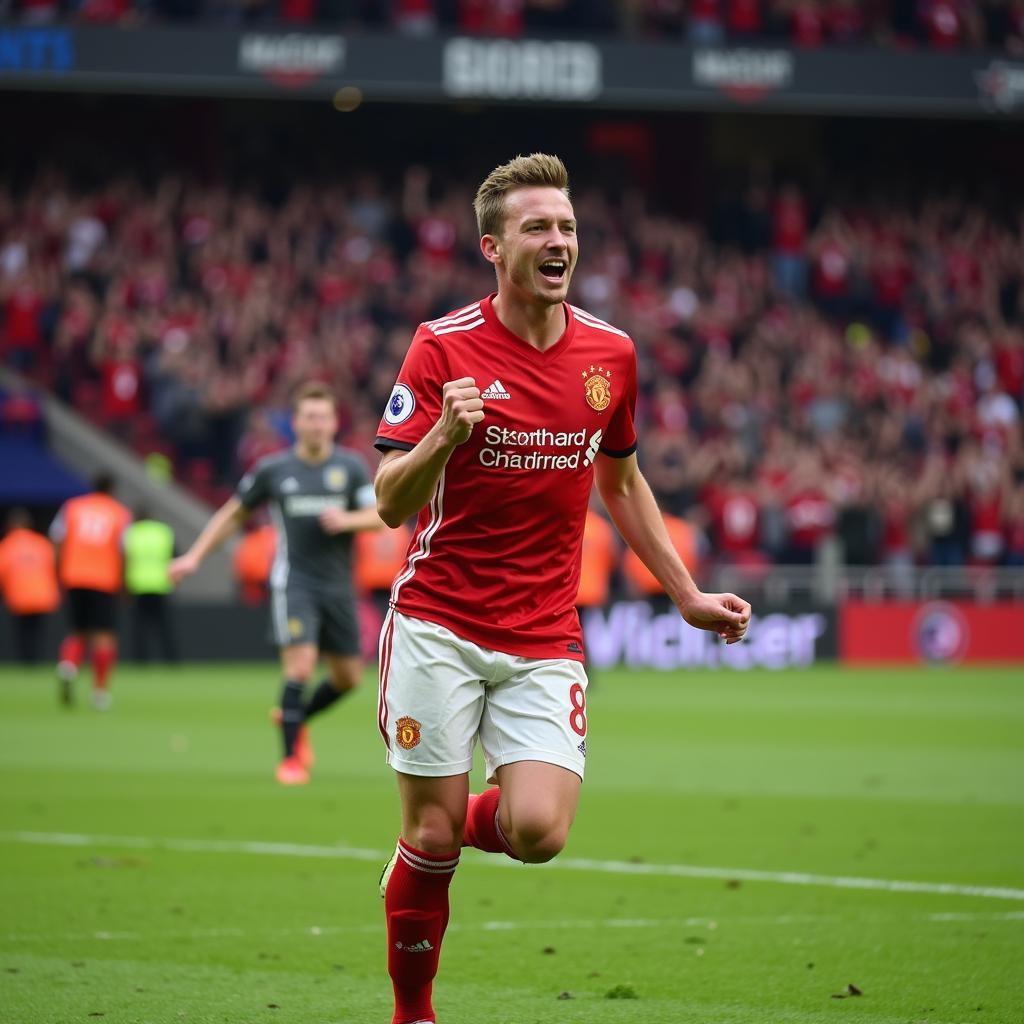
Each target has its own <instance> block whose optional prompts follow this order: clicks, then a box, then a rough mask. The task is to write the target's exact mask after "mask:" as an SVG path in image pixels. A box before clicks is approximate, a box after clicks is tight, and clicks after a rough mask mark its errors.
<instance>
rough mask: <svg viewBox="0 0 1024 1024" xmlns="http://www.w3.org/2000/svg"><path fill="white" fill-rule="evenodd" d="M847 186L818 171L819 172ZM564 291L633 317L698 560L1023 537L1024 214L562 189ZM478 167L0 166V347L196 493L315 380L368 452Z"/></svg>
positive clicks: (456, 252) (482, 282)
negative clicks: (324, 177) (390, 180)
mask: <svg viewBox="0 0 1024 1024" xmlns="http://www.w3.org/2000/svg"><path fill="white" fill-rule="evenodd" d="M833 194H834V193H833ZM574 200H575V205H576V210H577V215H578V217H579V221H580V224H581V261H580V264H579V267H578V270H577V272H576V276H575V279H574V285H573V295H574V301H575V302H576V303H577V304H578V305H580V306H582V307H585V308H586V309H588V310H589V311H590V312H592V313H594V314H596V315H597V316H599V317H601V318H604V319H606V320H609V321H610V322H612V323H615V324H617V325H619V326H621V327H623V328H624V329H626V330H628V331H629V332H630V333H631V335H632V337H633V338H634V340H635V341H636V344H637V348H638V353H639V359H640V372H641V382H642V393H641V397H640V407H639V410H638V418H639V423H640V425H641V430H642V438H641V454H642V459H643V462H644V466H645V471H646V473H647V475H648V478H649V479H650V481H651V483H652V486H653V487H654V489H655V490H656V492H657V495H658V498H659V500H660V502H661V503H662V505H663V507H664V508H665V509H666V511H668V512H670V513H673V514H676V515H685V516H687V517H689V518H691V519H692V520H694V521H695V522H696V523H697V525H699V526H700V527H701V528H702V529H704V530H705V531H706V532H707V534H708V536H709V539H710V541H711V545H710V548H711V550H712V551H713V552H714V557H715V558H716V559H718V560H720V561H730V562H735V563H740V564H745V565H759V564H767V563H768V562H769V561H784V562H789V563H806V562H809V561H811V560H812V559H813V558H814V557H815V552H816V550H817V549H818V547H819V545H820V543H821V542H822V540H823V539H824V538H828V537H832V536H837V537H838V538H839V539H840V540H841V541H842V544H843V549H844V552H845V558H846V560H847V561H848V562H851V563H860V564H879V563H880V564H889V565H892V566H896V567H900V566H909V565H912V564H914V563H918V564H941V565H955V564H961V563H975V564H989V565H994V564H1018V565H1019V564H1024V441H1022V437H1024V431H1022V425H1021V414H1022V409H1024V219H1022V218H1021V217H1020V215H1019V214H1018V216H1017V219H1012V218H1006V217H996V216H995V215H994V214H993V213H992V212H991V211H990V210H989V209H988V208H987V207H986V206H984V205H981V204H975V203H973V202H970V201H967V200H965V199H963V198H960V197H953V196H936V197H933V198H922V199H921V200H920V201H918V202H917V203H915V204H911V203H909V202H903V203H896V202H894V201H889V200H884V199H882V198H881V197H880V196H878V195H875V196H873V197H872V196H869V197H867V198H865V199H863V200H859V201H855V200H853V199H848V200H844V201H842V202H836V201H829V202H825V203H823V204H819V203H817V202H816V201H814V199H813V197H812V196H811V195H809V194H808V192H807V191H806V190H802V189H801V188H800V187H798V186H796V185H794V184H786V183H781V184H774V183H770V182H768V181H761V180H759V179H757V178H756V177H754V178H752V180H751V183H750V185H749V187H748V188H747V190H746V191H745V192H742V191H741V192H740V193H739V194H738V198H736V197H734V198H731V199H729V200H728V201H727V202H723V203H720V204H719V205H718V206H717V207H716V208H715V209H714V211H713V213H712V215H711V216H710V217H709V219H708V223H706V224H699V223H695V222H689V221H683V220H680V219H678V218H673V217H670V216H663V215H655V211H654V210H652V209H650V208H649V207H648V205H647V201H646V199H645V197H644V195H643V194H642V193H641V192H639V191H633V192H628V193H626V194H624V195H622V196H620V197H619V198H618V199H617V200H616V201H614V202H613V201H611V200H610V199H609V197H608V196H606V195H605V194H604V193H603V192H602V191H600V190H597V189H587V188H586V187H583V188H581V189H579V190H578V191H577V193H576V194H575V196H574ZM492 286H493V275H492V273H491V271H490V268H489V267H488V266H487V264H486V263H485V262H484V261H483V260H482V259H481V258H480V256H479V252H478V245H477V231H476V225H475V222H474V220H473V216H472V207H471V189H470V188H469V187H468V185H466V184H450V183H440V182H435V181H432V180H431V176H430V173H429V172H428V171H427V170H426V169H425V168H422V167H416V168H412V169H411V170H409V171H408V172H407V174H406V176H405V178H404V182H402V183H401V185H400V186H399V187H397V188H396V189H395V190H394V191H393V192H389V191H387V190H386V189H384V188H383V187H382V185H381V184H380V182H379V181H378V180H377V179H376V178H374V177H370V176H362V177H359V176H356V177H353V178H352V179H351V180H348V181H345V182H344V183H339V184H335V185H333V186H329V187H319V186H318V187H313V185H312V184H311V183H304V184H296V185H295V186H294V187H292V188H291V190H290V191H289V192H288V193H287V195H285V196H284V198H283V199H282V200H281V201H280V202H275V203H271V202H269V201H267V200H266V199H264V198H262V197H261V196H259V195H257V194H254V193H248V192H245V191H232V190H229V189H227V188H225V187H204V186H198V185H194V184H189V183H186V182H185V181H184V180H182V179H179V178H175V177H167V178H165V179H164V180H163V181H161V182H160V183H159V184H158V185H156V186H155V187H153V188H147V187H144V186H143V185H141V184H140V183H139V182H138V181H136V180H133V179H130V178H123V179H117V180H110V181H109V182H108V183H107V184H106V185H105V187H103V188H100V189H98V190H95V191H91V192H88V193H80V192H76V191H74V190H72V189H71V188H70V187H69V186H68V185H67V184H66V183H65V182H64V181H63V180H62V178H61V177H60V176H59V174H57V173H56V172H49V173H47V174H43V175H40V176H38V177H37V178H36V179H35V181H34V183H33V184H32V186H31V187H30V188H29V190H28V191H26V192H24V193H22V194H19V195H17V196H15V195H12V194H9V193H5V192H2V191H0V351H2V356H3V359H4V361H5V363H6V364H8V365H12V366H14V367H16V368H18V369H20V370H21V371H23V372H24V373H26V374H27V375H29V376H31V377H34V378H35V379H37V380H39V381H41V382H43V383H45V384H46V385H47V386H48V387H51V388H53V389H54V390H55V391H56V392H57V393H58V394H59V395H60V396H61V397H63V398H64V399H65V400H67V401H69V402H71V403H72V404H73V405H75V406H76V407H77V408H78V409H79V410H80V411H82V412H83V413H84V414H86V415H88V416H90V417H91V418H93V419H94V420H96V421H98V422H100V423H102V424H103V425H104V426H105V427H106V428H107V429H109V430H111V431H112V432H114V433H115V434H117V435H119V436H120V437H122V438H123V439H124V440H126V441H127V442H129V443H131V444H133V445H134V446H135V447H136V448H137V450H139V451H140V452H144V453H145V452H163V453H164V454H165V455H166V456H167V457H168V458H171V459H173V460H174V462H175V465H176V467H177V472H178V475H179V477H180V478H181V479H182V480H183V481H184V482H185V483H187V484H188V485H189V486H191V487H193V488H194V489H195V490H196V491H197V492H199V493H201V494H203V495H204V496H206V497H208V498H209V499H210V500H212V501H216V500H219V499H220V498H222V497H223V496H224V494H225V493H226V489H227V488H228V487H230V486H231V485H232V484H233V482H234V481H235V480H236V479H237V476H238V474H239V473H240V472H241V471H242V470H244V469H245V468H247V467H249V466H251V465H252V464H253V462H254V461H255V460H256V459H257V458H259V457H260V456H261V455H264V454H266V453H268V452H270V451H273V450H275V449H277V448H279V447H281V446H282V445H283V444H285V443H286V438H287V433H288V425H287V423H288V398H289V395H290V393H291V391H292V390H293V388H294V387H295V386H296V385H297V384H298V383H300V382H301V381H304V380H307V379H309V378H311V377H314V378H321V379H324V380H326V381H329V382H330V383H331V385H332V386H333V387H334V388H335V389H336V391H337V393H338V395H339V396H340V399H341V403H342V418H343V426H342V437H341V440H342V442H343V443H345V444H347V445H350V446H352V447H354V448H357V449H359V450H361V451H362V452H363V453H364V454H365V455H366V456H367V457H368V458H370V459H371V460H372V459H375V457H376V456H375V453H374V451H373V449H372V440H373V437H374V435H375V432H376V427H377V423H378V419H379V416H380V411H381V409H382V408H383V406H384V403H385V401H386V399H387V397H388V394H389V392H390V389H391V386H392V383H393V381H394V379H395V374H396V370H397V368H398V366H399V365H400V362H401V359H402V357H403V355H404V353H405V350H406V348H407V346H408V343H409V340H410V338H411V334H412V331H413V329H414V327H415V325H416V324H417V323H419V322H420V321H423V320H426V319H430V318H433V317H437V316H439V315H442V314H443V313H445V312H446V311H448V310H450V309H452V308H455V307H457V306H459V305H460V304H463V303H465V302H467V301H471V300H472V299H474V298H477V297H479V296H480V295H483V294H486V293H487V292H489V291H491V290H492Z"/></svg>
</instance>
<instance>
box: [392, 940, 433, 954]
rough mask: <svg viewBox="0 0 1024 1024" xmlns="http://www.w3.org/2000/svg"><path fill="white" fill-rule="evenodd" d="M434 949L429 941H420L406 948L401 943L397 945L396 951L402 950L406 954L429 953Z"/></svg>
mask: <svg viewBox="0 0 1024 1024" xmlns="http://www.w3.org/2000/svg"><path fill="white" fill-rule="evenodd" d="M433 948H434V947H433V946H432V945H431V944H430V942H429V941H428V940H427V939H420V941H419V942H414V943H413V944H412V945H411V946H405V945H403V944H402V943H401V942H396V943H395V949H401V950H403V951H404V952H406V953H429V952H430V951H431V950H432V949H433Z"/></svg>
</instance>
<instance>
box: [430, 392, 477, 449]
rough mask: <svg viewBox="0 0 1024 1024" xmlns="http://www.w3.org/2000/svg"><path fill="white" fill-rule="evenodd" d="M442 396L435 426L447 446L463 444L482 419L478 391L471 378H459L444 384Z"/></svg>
mask: <svg viewBox="0 0 1024 1024" xmlns="http://www.w3.org/2000/svg"><path fill="white" fill-rule="evenodd" d="M442 396H443V397H442V401H441V417H440V419H439V420H438V421H437V425H438V427H439V428H440V430H441V433H442V434H443V435H444V437H445V439H446V440H447V441H448V443H449V444H465V443H466V442H467V441H468V440H469V437H470V435H471V434H472V433H473V427H475V426H476V425H477V424H478V423H479V422H480V421H481V420H482V419H483V418H484V403H483V399H482V398H481V397H480V389H479V388H478V387H477V386H476V381H475V380H474V379H473V378H472V377H460V378H459V379H458V380H450V381H448V383H447V384H445V386H444V388H443V389H442Z"/></svg>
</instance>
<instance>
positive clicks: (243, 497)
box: [235, 462, 272, 512]
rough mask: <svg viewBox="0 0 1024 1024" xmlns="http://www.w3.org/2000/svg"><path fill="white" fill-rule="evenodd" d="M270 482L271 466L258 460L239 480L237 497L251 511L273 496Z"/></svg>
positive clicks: (236, 491) (236, 490)
mask: <svg viewBox="0 0 1024 1024" xmlns="http://www.w3.org/2000/svg"><path fill="white" fill-rule="evenodd" d="M270 484H271V480H270V467H269V466H268V465H267V464H266V462H258V463H257V464H256V465H255V466H254V467H253V468H252V469H251V470H249V472H248V473H246V474H245V476H243V477H242V479H241V480H239V481H238V486H237V487H236V488H235V497H236V498H237V499H238V500H239V501H240V502H241V503H242V507H243V508H245V509H248V510H249V511H250V512H251V511H252V510H253V509H254V508H256V507H257V506H259V505H262V504H263V503H264V502H265V501H267V500H268V499H269V498H270V497H272V492H271V488H270Z"/></svg>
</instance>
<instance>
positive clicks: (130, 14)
mask: <svg viewBox="0 0 1024 1024" xmlns="http://www.w3.org/2000/svg"><path fill="white" fill-rule="evenodd" d="M5 15H6V16H8V17H13V18H16V19H18V20H20V21H22V22H25V23H29V24H36V25H38V24H47V23H50V22H54V21H58V20H68V19H70V20H74V21H79V22H82V23H85V24H118V25H121V26H125V25H132V24H146V23H162V22H174V21H183V20H198V19H202V20H204V21H207V22H211V21H212V22H220V23H224V24H260V23H266V24H280V25H284V26H298V27H301V26H304V25H309V26H313V25H321V26H327V25H330V26H338V27H342V28H344V29H345V30H350V29H353V28H367V29H382V30H387V29H393V30H397V31H400V32H405V33H409V34H417V35H422V34H428V33H432V32H436V31H445V32H460V33H466V34H474V35H489V36H501V37H509V38H515V37H517V36H521V35H523V34H525V33H545V32H558V33H561V34H565V33H570V34H572V33H585V34H602V33H603V34H609V33H611V34H616V35H624V36H627V37H631V38H655V39H666V40H671V39H676V40H684V39H687V40H689V41H691V42H693V43H696V44H700V45H715V44H719V43H724V42H744V41H750V40H764V39H775V40H777V41H788V42H790V43H792V44H793V45H796V46H800V47H811V48H815V47H819V46H828V45H833V46H849V45H864V44H868V45H885V46H895V47H899V48H907V47H929V48H932V49H936V50H957V49H964V48H974V49H977V48H992V49H1001V50H1008V51H1009V52H1012V53H1021V52H1024V0H0V17H4V16H5Z"/></svg>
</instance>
